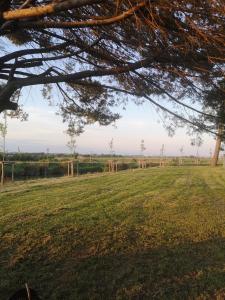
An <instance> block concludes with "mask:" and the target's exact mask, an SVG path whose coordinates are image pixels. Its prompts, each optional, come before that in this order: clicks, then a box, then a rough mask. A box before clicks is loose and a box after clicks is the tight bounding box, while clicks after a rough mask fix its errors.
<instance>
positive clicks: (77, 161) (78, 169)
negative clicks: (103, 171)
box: [77, 160, 79, 176]
mask: <svg viewBox="0 0 225 300" xmlns="http://www.w3.org/2000/svg"><path fill="white" fill-rule="evenodd" d="M77 176H79V160H77Z"/></svg>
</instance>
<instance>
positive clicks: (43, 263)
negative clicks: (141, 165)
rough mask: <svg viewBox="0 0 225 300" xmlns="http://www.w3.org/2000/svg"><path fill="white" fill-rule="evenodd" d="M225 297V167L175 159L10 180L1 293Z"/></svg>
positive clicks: (1, 232)
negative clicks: (168, 163) (163, 164)
mask: <svg viewBox="0 0 225 300" xmlns="http://www.w3.org/2000/svg"><path fill="white" fill-rule="evenodd" d="M25 282H28V283H29V285H30V286H32V287H33V288H35V289H36V290H38V291H39V294H40V296H41V297H42V299H44V300H46V299H48V300H49V299H53V300H56V299H57V300H58V299H59V300H63V299H66V300H76V299H106V300H107V299H117V300H118V299H121V300H122V299H135V300H136V299H225V169H223V168H222V167H221V168H209V167H180V168H179V167H168V168H152V169H146V170H135V171H124V172H119V173H117V174H112V175H109V174H106V175H93V176H83V177H82V176H81V177H80V178H72V179H69V178H68V179H55V180H46V179H44V180H39V181H33V182H28V183H17V184H15V185H14V186H11V185H9V186H6V187H5V188H4V189H3V190H2V191H1V194H0V295H1V296H0V299H1V300H6V299H7V298H8V297H9V295H10V294H11V293H12V292H13V291H15V290H16V289H17V288H20V287H21V286H23V284H24V283H25Z"/></svg>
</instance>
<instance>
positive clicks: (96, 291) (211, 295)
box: [11, 237, 225, 300]
mask: <svg viewBox="0 0 225 300" xmlns="http://www.w3.org/2000/svg"><path fill="white" fill-rule="evenodd" d="M22 270H23V273H22ZM28 274H29V282H30V283H31V285H32V286H33V287H34V288H35V289H36V290H37V291H39V292H40V296H41V297H42V299H67V300H70V299H71V300H72V299H132V300H134V299H135V300H136V299H225V239H224V238H220V237H218V238H214V239H210V240H206V241H201V242H185V243H182V244H177V245H174V246H166V245H164V246H161V247H159V248H155V249H150V248H149V249H147V248H145V249H138V251H136V252H134V251H129V250H127V251H124V252H123V253H115V254H110V255H108V254H106V253H105V254H104V253H103V252H102V251H101V245H100V247H99V250H98V251H97V252H96V251H95V252H93V253H89V254H88V255H84V256H83V257H81V256H77V255H76V253H74V255H73V256H72V257H71V256H68V257H60V258H58V260H57V261H54V262H53V261H50V260H48V257H43V258H42V259H41V260H40V257H39V260H38V261H30V263H29V258H28V259H27V260H26V262H25V263H23V265H21V267H20V266H17V267H16V266H15V269H14V270H12V274H11V276H14V278H13V280H12V281H13V282H14V283H15V286H14V287H15V289H16V288H17V287H18V284H16V283H18V282H23V281H24V282H25V281H26V280H27V276H28ZM16 285H17V286H16ZM11 292H12V286H11Z"/></svg>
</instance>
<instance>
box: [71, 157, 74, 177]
mask: <svg viewBox="0 0 225 300" xmlns="http://www.w3.org/2000/svg"><path fill="white" fill-rule="evenodd" d="M73 173H74V170H73V160H72V161H71V176H72V177H73V175H74V174H73Z"/></svg>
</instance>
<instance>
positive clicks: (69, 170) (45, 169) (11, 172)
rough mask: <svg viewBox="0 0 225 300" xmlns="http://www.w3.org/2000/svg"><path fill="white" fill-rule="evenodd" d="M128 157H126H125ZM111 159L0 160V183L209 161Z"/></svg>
mask: <svg viewBox="0 0 225 300" xmlns="http://www.w3.org/2000/svg"><path fill="white" fill-rule="evenodd" d="M127 160H128V161H127ZM127 160H126V159H124V160H116V159H111V160H108V161H100V160H99V161H92V162H86V161H80V160H69V161H2V162H0V172H1V173H0V175H1V177H0V179H1V185H3V184H4V182H5V181H9V180H11V181H14V180H16V179H19V180H20V179H28V178H29V179H31V178H43V177H57V176H71V177H73V176H75V175H76V176H78V175H82V174H87V173H97V172H118V171H121V170H127V169H137V168H141V169H145V168H149V167H153V166H158V167H164V166H173V165H174V166H175V165H176V166H185V165H195V166H198V165H210V160H209V159H208V160H207V159H203V158H202V159H199V158H194V159H189V158H182V159H181V158H166V159H165V158H164V159H163V158H160V157H159V158H151V159H147V158H146V159H127Z"/></svg>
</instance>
